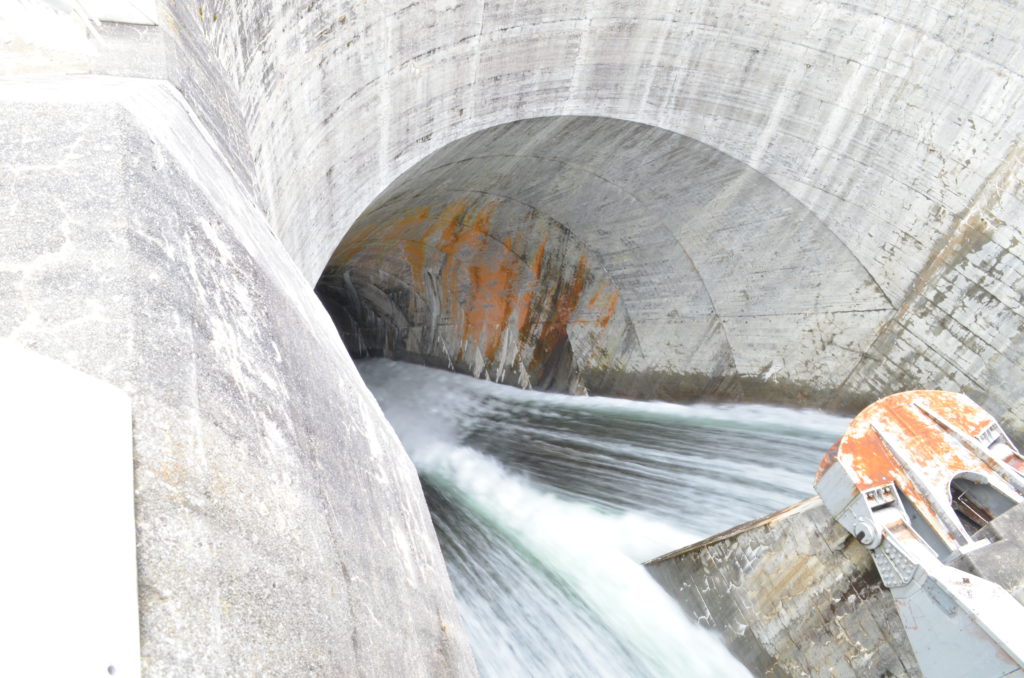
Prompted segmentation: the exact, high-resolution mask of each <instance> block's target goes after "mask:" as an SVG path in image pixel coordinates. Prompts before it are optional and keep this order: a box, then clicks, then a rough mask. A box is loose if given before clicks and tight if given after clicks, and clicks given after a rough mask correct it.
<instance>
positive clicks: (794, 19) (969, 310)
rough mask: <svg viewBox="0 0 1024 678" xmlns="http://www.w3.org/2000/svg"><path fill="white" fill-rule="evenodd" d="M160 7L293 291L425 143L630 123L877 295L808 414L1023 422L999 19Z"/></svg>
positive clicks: (247, 1)
mask: <svg viewBox="0 0 1024 678" xmlns="http://www.w3.org/2000/svg"><path fill="white" fill-rule="evenodd" d="M200 4H202V6H203V9H204V10H205V11H204V12H202V13H200V12H199V11H198V9H199V5H200ZM168 11H169V12H170V13H171V14H173V16H174V21H175V23H176V24H177V34H178V35H179V36H181V41H182V42H181V44H182V48H183V49H184V50H185V51H186V52H187V53H189V54H190V55H191V56H192V57H193V59H194V60H195V62H196V64H197V67H196V68H193V69H186V70H185V71H183V74H182V77H183V83H182V91H183V92H184V93H185V94H186V96H188V97H190V98H191V100H192V102H193V105H194V108H195V110H196V111H197V114H198V115H199V116H200V117H201V118H203V119H204V121H207V122H208V127H209V128H210V129H213V130H223V133H222V134H221V136H220V138H219V140H220V141H221V143H222V144H223V145H224V147H225V153H226V156H227V157H228V158H229V159H231V160H232V161H233V162H234V164H235V166H236V170H237V173H238V174H239V176H243V177H245V176H252V177H254V178H255V182H254V183H255V191H254V192H255V194H256V196H257V200H258V201H259V202H260V203H261V205H262V206H263V207H264V208H265V211H266V213H267V214H268V216H269V221H270V223H271V225H272V228H273V230H274V232H275V233H276V235H277V236H278V237H279V238H280V240H281V242H282V243H283V246H284V248H285V250H286V251H287V252H288V254H289V256H291V258H292V259H293V260H294V261H295V263H296V265H297V266H298V268H299V269H300V271H301V272H302V273H303V275H304V276H305V277H306V279H307V280H309V281H311V282H312V281H315V280H316V279H317V278H318V276H319V275H320V273H321V271H322V270H323V267H324V265H325V264H326V263H327V261H328V259H329V258H330V256H331V253H332V252H333V251H334V249H335V248H336V247H337V245H338V243H339V242H340V240H341V238H342V236H343V235H344V233H345V232H346V230H347V229H348V228H349V227H350V226H351V224H353V223H354V222H355V220H356V218H357V217H358V216H359V215H360V214H361V213H362V212H363V211H364V210H365V209H366V208H367V207H368V206H369V205H370V203H371V202H373V201H374V199H375V198H376V197H377V196H378V195H379V194H380V193H381V192H382V191H383V190H384V189H385V188H386V187H387V186H388V185H390V184H391V182H392V181H394V179H395V178H397V177H398V176H399V175H401V174H402V173H403V172H405V171H407V170H409V169H410V168H412V167H414V166H415V165H416V164H417V163H418V162H419V161H420V160H422V159H423V158H425V157H427V156H429V155H430V154H431V153H433V152H435V151H437V150H439V149H442V148H444V147H445V146H446V145H447V144H449V143H451V142H453V141H456V140H458V139H461V138H464V137H467V136H469V135H471V134H473V133H475V132H479V131H481V130H484V129H488V128H490V127H493V126H496V125H500V124H505V123H509V122H513V121H516V120H522V119H529V118H538V117H547V116H563V115H580V116H594V115H597V116H607V117H614V118H618V119H623V120H631V121H634V122H639V123H643V124H649V125H653V126H656V127H660V128H662V129H666V130H671V131H673V132H676V133H679V134H682V135H684V136H687V137H690V138H692V139H695V140H697V141H700V142H702V143H705V144H708V145H709V146H711V147H714V148H716V149H718V150H720V151H722V152H723V153H726V154H727V155H729V156H731V157H733V158H736V159H737V160H738V161H739V162H741V163H743V164H744V165H746V166H748V167H750V168H752V169H753V170H756V171H757V172H759V173H760V174H762V175H764V176H765V177H767V178H769V179H770V180H771V181H773V182H775V183H776V184H777V185H778V186H780V187H781V188H783V189H784V190H785V191H787V192H788V193H790V194H791V195H792V196H793V197H794V198H796V199H797V200H798V201H799V202H800V203H802V204H803V205H805V206H806V207H808V208H809V209H811V210H812V211H813V212H814V213H815V214H816V215H817V216H818V217H819V218H820V219H821V220H822V221H823V222H824V223H825V224H827V226H828V228H829V230H830V231H831V232H832V233H833V234H834V235H835V236H836V237H837V238H839V239H840V240H841V241H843V242H844V243H845V244H846V245H847V247H849V249H850V250H851V251H852V252H853V253H854V255H855V258H856V259H857V261H859V262H860V263H861V264H863V266H864V267H865V269H866V270H867V271H868V273H869V274H870V276H871V278H872V279H874V280H875V281H877V283H878V285H879V287H880V288H881V290H882V292H883V293H884V295H885V297H886V298H887V299H888V300H889V302H890V303H891V305H892V306H893V307H894V309H895V310H894V312H893V313H892V314H891V316H890V318H889V319H888V320H887V322H886V323H885V324H884V325H883V326H882V327H881V328H880V329H879V331H878V334H877V337H876V339H875V340H874V341H873V342H872V343H871V344H870V346H868V347H866V348H865V349H864V351H863V353H862V354H861V355H860V356H858V361H859V366H858V367H856V368H855V369H854V370H853V372H852V373H850V375H849V378H848V379H847V381H846V385H845V386H844V387H843V389H842V391H843V393H845V394H847V395H849V394H858V395H856V397H854V396H849V397H847V396H845V395H841V396H840V397H839V400H837V401H835V402H833V403H831V404H846V405H847V406H850V407H853V406H856V405H857V404H858V403H859V402H862V401H863V398H862V397H861V396H866V397H871V396H876V395H880V394H884V393H889V392H892V391H896V390H900V389H905V388H913V387H919V386H928V387H935V388H948V389H954V390H963V391H965V392H967V393H968V394H970V395H971V396H972V397H974V398H975V399H976V400H978V401H979V402H980V403H981V404H982V405H983V406H985V407H986V408H987V409H989V410H990V411H991V412H993V413H994V414H996V415H997V416H1000V417H1002V418H1003V421H1004V423H1005V424H1006V425H1007V426H1008V427H1009V428H1011V429H1014V428H1020V429H1024V379H1022V378H1021V377H1022V376H1024V349H1022V348H1021V347H1022V346H1024V330H1022V329H1021V328H1022V325H1024V323H1022V322H1021V318H1024V305H1022V303H1021V297H1020V294H1019V292H1018V291H1017V289H1018V287H1019V285H1018V283H1017V281H1019V280H1021V279H1024V264H1022V263H1021V262H1022V260H1024V247H1022V246H1021V245H1020V244H1019V243H1020V242H1022V241H1024V238H1021V234H1020V228H1019V224H1021V223H1024V203H1022V201H1021V197H1020V196H1021V195H1024V190H1022V185H1024V163H1022V160H1024V154H1022V153H1021V151H1020V150H1019V149H1020V147H1021V140H1022V139H1024V115H1022V113H1021V111H1022V110H1024V106H1022V102H1024V10H1022V9H1021V8H1020V7H1019V6H1016V5H1013V4H1010V3H1004V2H1000V1H999V0H971V1H970V2H968V3H966V4H965V3H964V2H962V1H961V0H940V1H938V2H933V3H927V6H925V5H922V4H921V3H888V2H881V1H880V0H863V1H860V2H838V1H832V0H768V1H767V2H763V3H758V4H757V5H751V4H750V3H748V2H744V1H743V0H722V1H718V0H716V1H714V2H711V1H709V0H687V1H686V2H645V3H623V2H618V1H617V0H586V1H583V0H579V1H575V2H562V3H550V2H543V1H541V0H517V1H516V2H507V1H498V2H492V1H488V2H483V1H480V0H460V1H457V0H433V1H424V2H403V3H390V2H380V3H362V2H348V1H345V0H339V1H338V2H320V3H268V2H266V1H265V0H209V1H208V2H207V1H204V2H203V3H199V2H197V0H178V2H176V3H173V4H169V5H168ZM207 42H209V43H210V44H212V46H213V48H214V50H215V52H216V54H217V58H216V59H215V60H211V59H210V58H209V57H207V56H206V52H205V50H206V47H205V45H206V44H207ZM219 73H223V74H224V80H223V82H224V85H223V86H220V81H219V80H218V78H219V77H221V76H219V75H218V74H219ZM211 82H212V83H216V85H215V86H210V83H211ZM234 92H237V93H238V97H239V98H240V100H241V106H240V111H241V112H240V115H239V116H238V117H237V118H235V117H232V114H231V111H232V110H233V101H232V100H231V97H232V96H233V93H234ZM246 158H252V162H251V163H247V161H246V160H245V159H246ZM844 398H845V399H846V400H844ZM822 404H830V403H825V402H823V403H822Z"/></svg>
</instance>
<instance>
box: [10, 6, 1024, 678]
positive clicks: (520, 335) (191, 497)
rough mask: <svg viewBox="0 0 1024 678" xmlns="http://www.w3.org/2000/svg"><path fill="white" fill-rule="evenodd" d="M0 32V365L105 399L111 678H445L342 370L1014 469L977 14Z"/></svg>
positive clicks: (421, 584) (1023, 88) (419, 577)
mask: <svg viewBox="0 0 1024 678" xmlns="http://www.w3.org/2000/svg"><path fill="white" fill-rule="evenodd" d="M0 5H2V7H0V19H2V20H0V51H2V52H3V55H4V58H3V59H2V60H0V72H2V73H0V74H2V75H3V77H2V78H0V81H2V82H0V106H2V108H3V120H4V123H3V125H0V148H3V150H4V151H5V153H3V154H2V155H0V177H2V179H3V180H2V181H0V194H2V195H3V198H4V200H3V203H4V205H6V206H7V208H6V209H4V210H0V232H2V233H3V234H4V244H5V247H4V248H2V252H0V259H2V262H0V264H2V265H0V311H2V312H0V335H2V336H3V337H4V338H5V339H8V340H10V341H12V342H14V343H15V344H17V345H18V346H19V347H23V348H28V349H31V350H32V351H35V352H38V353H40V354H42V355H44V356H47V357H49V358H50V359H53V360H56V361H58V362H60V363H63V364H65V365H67V366H70V367H71V368H73V369H76V370H79V371H81V372H85V373H86V374H88V375H90V376H91V377H93V378H97V379H100V380H102V381H104V382H107V383H108V384H110V385H113V386H114V387H116V388H118V389H121V390H122V391H124V393H125V394H126V395H127V396H128V397H130V398H131V402H132V422H131V431H130V434H131V437H132V450H131V456H132V459H131V462H132V464H133V465H131V468H132V469H133V472H134V483H135V484H134V486H133V487H132V488H130V489H131V492H130V493H129V494H131V495H132V496H134V497H135V502H136V503H135V509H136V512H135V515H136V528H137V529H136V536H137V539H138V542H137V544H138V548H137V551H136V553H137V563H136V565H137V571H138V582H139V596H138V605H139V615H138V616H139V620H140V626H141V628H142V630H143V632H142V638H141V644H142V645H141V657H142V666H143V670H144V672H146V673H154V674H158V675H173V674H174V673H176V672H178V673H187V674H203V673H205V674H209V675H230V674H233V673H238V674H251V675H266V674H275V675H293V674H308V673H315V674H322V675H338V674H345V673H348V672H351V671H352V667H359V668H360V670H364V671H365V672H366V673H367V674H373V675H395V676H427V675H453V676H472V675H475V672H474V669H473V662H472V655H471V653H470V652H469V648H468V645H467V643H466V642H465V634H464V632H463V629H462V625H461V623H460V621H459V615H458V612H457V611H456V609H455V602H454V599H453V597H452V595H451V584H450V581H449V579H448V578H447V577H446V576H445V569H444V568H445V564H444V562H443V561H442V559H441V553H440V551H439V549H438V544H437V541H438V540H437V538H436V536H435V533H434V531H433V530H432V529H431V526H430V516H429V514H428V512H427V506H426V504H425V502H424V496H423V494H424V493H423V490H422V486H421V484H420V482H419V480H418V478H417V473H416V469H415V468H413V466H412V464H410V463H409V458H408V456H407V455H406V451H405V450H404V449H403V447H402V444H401V443H400V442H399V440H398V438H396V436H395V435H394V431H393V430H392V427H390V426H389V425H388V423H387V421H386V419H385V418H384V415H383V414H382V413H381V410H380V408H379V407H377V405H376V404H375V403H374V402H373V397H372V395H371V394H370V393H369V391H368V390H367V388H366V385H365V383H364V382H363V380H362V379H361V377H360V375H359V373H358V372H357V370H356V368H355V367H354V365H353V362H352V361H351V360H350V359H349V355H347V351H351V353H352V354H354V355H357V356H363V355H367V356H377V355H379V356H389V357H393V358H398V359H401V360H406V361H413V362H420V363H426V364H429V365H434V366H440V367H444V368H446V369H447V368H454V369H456V370H458V371H461V372H465V373H468V374H471V375H475V376H478V377H483V378H486V379H490V380H491V381H500V382H505V383H507V384H514V385H517V386H523V387H528V388H531V389H547V390H556V391H565V392H570V393H590V394H608V395H623V396H629V397H631V398H658V399H666V400H677V401H687V402H689V401H695V400H714V401H755V402H758V401H767V402H775V403H781V404H799V405H804V404H807V405H815V406H820V407H824V408H827V409H829V410H843V411H848V410H854V409H857V407H858V406H860V405H861V404H863V403H864V402H866V401H868V400H872V399H874V398H876V397H879V396H882V395H884V394H887V393H891V392H894V391H900V390H907V389H913V388H922V387H924V388H939V389H945V390H954V391H961V392H964V393H966V394H968V395H969V396H970V397H971V398H973V399H974V400H975V401H977V402H978V403H979V404H980V405H981V406H982V407H984V408H985V409H986V410H988V411H989V412H991V413H992V414H993V415H994V416H996V417H997V418H998V419H999V420H1000V422H1001V423H1002V424H1003V425H1004V426H1005V428H1006V430H1007V432H1008V433H1009V434H1010V435H1011V436H1012V437H1014V438H1015V439H1017V440H1020V436H1021V432H1022V431H1024V379H1022V376H1024V322H1022V320H1021V319H1022V318H1024V298H1022V295H1021V293H1020V289H1021V284H1022V283H1021V281H1022V280H1024V238H1022V236H1021V226H1020V225H1021V224H1022V223H1024V188H1022V187H1024V150H1022V149H1024V145H1022V139H1024V116H1022V115H1021V110H1022V106H1021V102H1022V101H1024V68H1022V66H1021V64H1024V59H1022V54H1024V51H1022V50H1024V48H1022V46H1024V21H1022V20H1021V19H1022V17H1021V14H1022V10H1021V8H1020V7H1018V6H1015V5H1014V4H1013V3H1005V2H1000V1H999V0H970V2H966V3H965V2H963V1H961V0H937V1H936V2H933V3H927V5H924V4H921V3H890V2H878V1H871V0H864V1H857V2H839V1H836V2H833V1H831V0H768V1H766V2H761V3H753V4H752V3H749V2H745V1H744V0H715V1H714V2H709V1H706V0H687V1H686V2H645V3H625V2H620V1H618V0H587V1H585V2H583V1H577V2H571V1H570V2H559V3H550V2H539V1H537V0H518V1H516V2H506V1H494V2H491V1H488V2H481V1H478V0H427V1H419V2H402V3H391V2H374V3H364V2H349V1H348V0H341V1H339V2H286V1H280V2H268V1H267V0H146V1H145V2H142V1H141V0H133V1H132V2H127V1H125V2H121V1H120V0H82V2H75V3H69V2H65V1H62V0H61V1H58V0H14V1H13V2H8V1H6V0H5V2H3V3H0ZM72 5H74V6H75V7H76V8H77V9H76V10H75V11H71V9H72ZM143 5H145V6H146V7H148V8H149V9H151V11H145V12H141V14H142V16H140V9H139V6H143ZM83 8H84V9H85V10H86V13H88V12H90V11H94V10H95V11H96V12H99V14H97V15H96V16H95V17H93V19H94V20H88V18H87V17H84V16H83V14H82V12H81V10H82V9H83ZM22 10H24V12H22ZM22 13H24V17H27V18H28V19H30V20H31V21H30V22H29V23H27V24H26V23H24V22H22V20H21V19H19V15H21V14H22ZM36 20H38V21H39V23H31V22H32V21H36ZM65 37H67V38H68V39H64V38H65ZM72 38H73V39H72ZM321 274H323V275H322V278H321ZM318 281H319V283H320V284H319V285H318V291H319V293H320V297H319V299H321V300H322V302H323V303H322V304H321V303H320V302H319V301H318V297H317V296H316V295H314V294H313V292H312V288H313V287H314V285H315V284H316V283H317V282H318ZM324 306H326V307H327V308H328V309H329V311H330V313H331V315H332V316H333V320H334V323H333V324H332V322H331V318H329V317H328V314H327V313H325V312H324ZM339 329H340V331H341V334H342V335H343V336H344V339H345V345H343V344H342V342H341V341H339V339H338V336H339V333H338V331H337V330H339ZM480 383H481V384H483V383H484V382H480ZM534 394H535V393H534ZM725 453H726V452H724V451H723V455H724V454H725ZM729 454H732V453H731V452H729ZM722 461H725V462H727V461H728V460H724V459H723V460H722ZM45 466H46V464H44V467H45ZM48 466H49V467H48V468H44V470H43V472H42V473H41V475H40V478H41V484H40V487H42V488H46V489H49V488H51V487H52V486H53V485H52V483H50V482H49V475H50V474H54V473H58V472H60V471H61V468H60V465H59V464H49V465H48ZM734 470H735V469H734ZM19 480H20V479H19ZM709 486H710V485H709ZM428 491H429V490H428ZM36 494H37V495H38V496H39V497H41V498H43V500H44V501H46V502H50V501H51V500H52V499H53V498H52V497H51V495H50V494H49V493H48V492H47V491H41V492H39V493H36ZM435 499H436V497H432V498H431V500H432V501H433V500H435ZM442 503H443V502H442ZM53 506H59V507H60V510H61V511H77V509H78V508H79V507H78V506H75V505H74V504H73V503H72V502H70V501H69V500H67V499H66V498H65V499H64V500H63V503H60V502H56V503H53ZM47 508H50V506H49V505H48V506H47ZM26 551H27V549H26ZM65 604H66V601H63V600H61V601H58V603H57V605H56V608H55V609H56V610H58V613H62V612H63V610H64V609H65ZM91 612H92V611H91V610H86V613H87V614H89V613H91ZM50 635H51V632H50V630H48V629H45V630H43V631H42V632H41V633H40V636H42V637H50ZM29 659H30V661H31V662H33V663H32V664H30V665H32V666H35V665H34V662H36V661H38V660H39V657H36V656H32V657H30V658H29Z"/></svg>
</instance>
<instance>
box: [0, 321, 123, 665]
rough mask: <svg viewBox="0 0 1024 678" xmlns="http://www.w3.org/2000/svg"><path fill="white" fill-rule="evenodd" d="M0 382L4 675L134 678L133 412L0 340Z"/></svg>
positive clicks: (70, 373) (104, 390)
mask: <svg viewBox="0 0 1024 678" xmlns="http://www.w3.org/2000/svg"><path fill="white" fill-rule="evenodd" d="M0 374H2V375H3V381H2V385H0V430H2V431H3V436H4V450H5V452H6V454H4V458H3V473H2V474H0V525H2V526H3V535H4V537H3V538H4V552H5V554H6V556H5V558H4V574H3V578H2V579H0V600H3V614H2V615H0V637H2V638H3V639H4V653H3V654H4V657H3V666H4V669H3V670H4V673H5V674H7V675H11V676H110V675H117V676H127V677H129V678H132V677H136V676H138V675H139V673H140V666H139V599H138V591H137V589H136V585H135V583H136V562H135V484H134V482H133V480H134V479H133V468H132V467H133V464H132V414H131V402H130V401H129V399H128V396H127V395H126V394H125V393H123V392H122V391H119V390H118V389H116V388H114V387H113V386H110V385H109V384H105V383H103V382H101V381H99V380H98V379H95V378H93V377H89V376H86V375H85V374H82V373H81V372H76V371H75V370H72V369H70V368H69V367H67V366H66V365H64V364H62V363H60V362H57V361H55V360H50V359H48V358H44V357H42V356H40V355H38V354H35V353H33V352H31V351H28V350H25V349H23V348H21V347H20V346H18V345H17V344H14V343H12V342H10V341H6V340H0Z"/></svg>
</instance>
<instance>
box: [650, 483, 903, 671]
mask: <svg viewBox="0 0 1024 678" xmlns="http://www.w3.org/2000/svg"><path fill="white" fill-rule="evenodd" d="M647 570H648V572H650V573H651V576H653V577H654V578H655V579H656V580H657V581H658V583H659V584H661V585H662V587H663V588H664V589H665V590H666V591H667V592H668V593H669V594H670V595H672V596H673V597H674V598H675V599H676V600H677V601H678V602H679V604H680V605H681V606H682V607H683V609H685V610H687V611H688V612H689V613H690V614H691V616H692V618H693V619H694V620H695V621H696V622H697V623H699V624H701V625H702V626H706V627H708V628H711V629H714V630H715V631H716V632H718V633H719V634H721V637H722V640H723V641H724V642H725V644H726V645H727V646H728V647H729V649H730V650H731V651H732V652H733V654H734V655H735V656H736V657H737V658H739V659H740V660H741V661H742V662H743V663H744V664H745V665H746V666H747V668H749V669H750V670H751V672H753V674H754V675H758V676H767V677H770V678H782V677H785V676H835V677H842V678H860V677H861V676H893V677H895V676H909V677H917V676H920V675H921V671H920V668H919V667H918V666H917V662H916V661H915V659H914V653H913V651H912V649H911V648H910V642H909V640H908V639H907V636H906V632H905V631H904V630H903V623H902V622H901V620H900V617H899V614H898V613H897V611H896V605H895V603H894V602H893V598H892V594H891V593H889V590H888V589H885V588H883V587H882V584H881V580H880V579H879V577H878V572H877V570H876V569H875V564H874V561H873V560H872V559H871V554H870V553H869V552H868V550H867V549H866V548H864V546H862V545H861V544H860V542H858V541H857V540H856V539H854V538H852V537H851V536H850V535H849V534H848V533H847V532H846V530H844V529H843V528H842V527H840V526H839V525H837V524H836V523H835V522H834V521H833V520H832V517H831V515H829V513H828V511H827V510H826V509H825V507H824V506H823V505H822V503H821V500H819V499H818V498H816V497H815V498H813V499H808V500H806V501H804V502H802V503H800V504H797V505H796V506H794V507H791V508H789V509H786V510H785V511H781V512H779V513H777V514H774V515H771V516H768V517H766V518H763V519H761V520H757V521H754V522H752V523H748V524H746V525H740V526H737V527H735V528H733V529H731V530H728V531H726V532H724V533H722V534H720V535H716V536H715V537H712V538H711V539H708V540H706V541H704V542H699V543H697V544H694V545H692V546H689V547H687V548H685V549H682V550H681V551H677V552H674V553H669V554H666V555H664V556H662V557H660V558H656V559H655V560H653V561H651V562H649V563H647Z"/></svg>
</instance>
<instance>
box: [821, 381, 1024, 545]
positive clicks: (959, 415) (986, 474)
mask: <svg viewBox="0 0 1024 678" xmlns="http://www.w3.org/2000/svg"><path fill="white" fill-rule="evenodd" d="M998 426H999V425H998V423H997V422H996V421H995V420H994V419H993V417H992V416H991V415H990V414H988V413H987V412H985V410H983V409H981V408H980V407H978V405H977V404H975V403H974V402H973V401H972V400H971V399H970V398H968V397H967V396H965V395H963V394H960V393H948V392H944V391H908V392H905V393H897V394H895V395H891V396H888V397H886V398H883V399H881V400H879V401H878V402H876V403H874V404H872V405H871V406H869V407H868V408H866V409H865V410H864V411H863V412H861V414H860V415H858V416H857V417H856V418H855V419H854V420H853V422H852V423H851V424H850V427H849V429H848V430H847V432H846V434H845V435H844V436H843V438H842V439H841V440H840V441H839V443H838V444H837V445H836V446H835V447H833V448H832V449H831V450H830V451H829V453H828V454H827V455H826V456H825V458H824V459H823V460H822V463H821V467H820V468H819V469H818V474H817V480H819V481H820V479H821V478H822V476H823V475H824V474H825V472H827V471H828V470H829V469H830V468H831V467H832V466H833V465H834V464H836V463H840V464H842V465H843V466H844V467H845V468H846V469H847V472H848V474H849V475H850V477H851V480H852V481H853V484H854V486H855V487H856V488H857V489H858V490H859V491H861V492H866V491H868V490H873V489H881V488H883V487H884V486H885V485H888V484H889V483H894V484H895V485H896V487H898V488H899V490H900V491H901V492H902V493H903V494H904V495H905V496H906V497H907V499H908V500H909V501H910V502H911V503H912V504H913V506H914V508H916V509H917V511H919V512H920V513H921V516H922V517H923V518H924V520H925V521H926V522H927V523H928V525H929V526H930V527H931V529H932V530H934V532H935V533H936V534H937V535H939V537H940V538H941V539H942V540H943V541H944V542H945V543H946V545H947V546H948V547H949V548H951V549H954V548H956V547H957V545H958V544H961V543H964V541H965V536H966V533H965V532H964V530H963V529H962V528H960V527H959V526H958V524H957V518H956V517H955V515H953V512H952V509H950V510H948V511H947V510H946V509H945V508H944V507H945V505H948V504H950V503H951V497H950V489H949V488H950V485H951V482H952V481H953V480H954V478H956V477H957V476H960V475H962V474H968V476H969V477H981V478H985V479H986V481H987V482H989V483H991V484H992V485H994V486H996V487H998V488H999V489H1001V490H1003V491H1004V492H1007V493H1009V494H1011V495H1012V494H1013V493H1014V490H1013V488H1012V487H1011V486H1009V485H1008V483H1007V481H1006V480H1005V479H1004V478H1003V477H1001V476H1000V475H999V473H997V472H996V471H995V470H994V469H993V466H992V465H991V464H990V463H987V462H986V460H985V458H984V457H983V456H979V454H978V452H977V450H976V449H975V446H977V447H985V448H987V443H986V442H984V441H983V440H981V438H982V437H983V436H984V435H985V434H986V433H988V432H990V431H997V432H998V431H1000V429H999V428H998ZM972 441H973V442H972ZM995 454H996V456H998V457H999V461H1001V462H1002V463H1004V464H1008V465H1010V466H1012V467H1015V468H1020V464H1021V459H1020V457H1019V456H1018V455H1016V454H1015V453H1014V451H1013V450H1012V449H1011V448H1009V447H1005V446H1004V447H1002V448H999V449H998V450H997V451H996V453H995Z"/></svg>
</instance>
